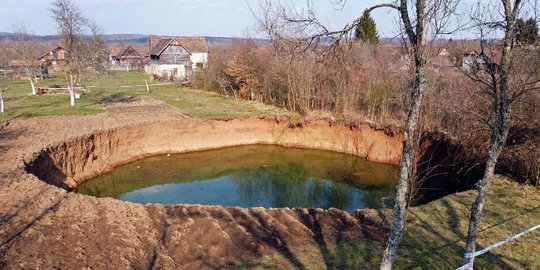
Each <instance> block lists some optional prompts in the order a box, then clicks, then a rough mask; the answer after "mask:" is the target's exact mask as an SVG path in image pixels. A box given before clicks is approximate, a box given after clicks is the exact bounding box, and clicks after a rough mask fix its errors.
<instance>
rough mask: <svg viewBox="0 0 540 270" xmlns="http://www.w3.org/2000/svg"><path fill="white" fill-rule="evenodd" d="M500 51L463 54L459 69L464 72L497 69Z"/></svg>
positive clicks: (500, 56)
mask: <svg viewBox="0 0 540 270" xmlns="http://www.w3.org/2000/svg"><path fill="white" fill-rule="evenodd" d="M501 59H502V51H501V50H494V51H481V52H480V53H478V52H476V51H473V52H469V53H465V54H463V63H462V66H461V68H462V69H463V70H464V71H466V72H474V71H476V70H478V69H489V68H499V66H500V65H501Z"/></svg>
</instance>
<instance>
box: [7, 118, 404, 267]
mask: <svg viewBox="0 0 540 270" xmlns="http://www.w3.org/2000/svg"><path fill="white" fill-rule="evenodd" d="M148 115H152V114H151V113H150V114H148V113H147V115H145V117H148ZM167 115H171V114H167ZM178 116H180V117H181V115H178ZM152 117H155V119H156V120H152ZM159 117H160V114H159V113H158V112H156V113H155V116H150V118H147V119H144V120H140V118H133V116H132V115H125V116H124V115H121V114H114V115H105V116H88V117H52V118H43V119H29V120H20V121H19V120H17V121H13V122H11V123H10V124H9V126H8V125H6V126H5V127H3V128H2V130H1V131H0V139H2V147H3V150H4V151H5V152H4V153H5V155H2V156H0V168H1V169H2V170H0V183H1V185H0V192H1V194H3V196H0V203H1V204H2V205H3V207H2V208H1V209H0V224H1V226H0V268H5V269H25V268H26V269H36V268H43V269H50V268H61V269H81V268H98V269H126V268H135V269H201V268H204V269H214V268H219V267H223V266H227V265H234V264H239V263H242V262H246V261H250V260H258V259H261V258H262V257H264V256H266V255H276V254H280V255H281V256H283V257H284V258H285V259H286V260H287V261H288V262H289V263H290V265H291V267H297V268H298V267H300V268H301V267H302V266H303V265H304V264H305V263H306V262H308V261H309V259H310V258H309V257H305V255H303V254H304V253H303V251H304V250H305V248H306V247H310V248H315V249H314V250H319V251H320V252H321V254H319V256H323V255H324V254H323V253H324V252H325V250H326V249H327V248H328V247H329V246H332V245H337V244H340V243H344V242H347V241H373V240H374V241H383V240H384V239H385V237H386V225H385V222H383V221H382V220H381V219H380V218H379V215H378V214H377V212H376V211H374V210H358V211H356V212H354V213H347V212H344V211H341V210H337V209H328V210H323V209H290V208H283V209H263V208H252V209H242V208H237V207H227V208H226V207H220V206H201V205H176V206H163V205H140V204H133V203H128V202H123V201H118V200H114V199H108V198H102V199H98V198H94V197H90V196H85V195H81V194H76V193H72V192H68V191H67V190H66V189H69V188H71V187H73V186H75V185H77V183H80V182H82V181H84V180H85V179H88V178H89V177H92V176H94V175H97V174H100V173H103V172H105V171H108V170H111V169H112V168H114V166H116V165H118V164H122V163H126V162H129V161H132V160H134V159H138V158H143V157H146V156H152V155H156V154H164V153H178V152H185V151H193V150H204V149H210V148H218V147H226V146H233V145H243V144H256V143H264V144H279V145H284V146H294V147H309V148H316V149H324V150H333V151H339V152H345V153H350V154H355V155H359V156H363V157H367V158H368V159H370V160H373V161H379V162H391V163H397V162H398V161H399V153H400V151H401V138H400V137H399V136H388V135H386V134H385V133H384V132H383V131H377V130H374V129H372V128H370V127H369V126H358V127H350V126H347V125H343V124H335V123H328V122H325V121H315V122H310V123H306V124H305V125H304V126H303V127H291V126H290V123H289V121H287V120H276V119H236V120H231V121H199V120H192V119H185V118H182V119H172V118H173V117H172V116H171V117H169V118H167V119H159ZM175 117H176V115H175ZM28 172H32V173H33V174H32V173H28ZM34 174H35V175H34ZM36 176H38V177H39V178H41V179H43V180H44V181H41V180H39V179H38V177H36ZM51 184H52V185H51ZM60 187H61V188H60ZM323 257H324V256H323Z"/></svg>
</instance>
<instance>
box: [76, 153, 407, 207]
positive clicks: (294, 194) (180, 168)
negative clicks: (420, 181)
mask: <svg viewBox="0 0 540 270" xmlns="http://www.w3.org/2000/svg"><path fill="white" fill-rule="evenodd" d="M396 175H397V167H396V166H393V165H387V164H380V163H373V162H369V161H366V160H365V159H363V158H359V157H355V156H351V155H346V154H340V153H335V152H329V151H319V150H307V149H294V148H285V147H280V146H270V145H252V146H238V147H230V148H224V149H217V150H210V151H202V152H192V153H186V154H176V155H171V156H165V155H163V156H156V157H151V158H146V159H143V160H139V161H136V162H132V163H129V164H126V165H123V166H120V167H118V168H116V169H115V170H114V171H112V172H110V173H107V174H104V175H101V176H99V177H96V178H94V179H92V180H89V181H87V182H85V183H83V184H82V185H80V186H79V187H78V188H77V192H79V193H83V194H88V195H92V196H96V197H113V198H117V199H120V200H125V201H130V202H137V203H144V204H146V203H162V204H181V203H185V204H204V205H224V206H240V207H258V206H262V207H266V208H269V207H320V208H329V207H335V208H339V209H343V210H346V211H354V210H355V209H358V208H364V207H368V208H380V207H381V202H382V198H383V197H389V196H392V193H393V192H392V191H393V186H394V184H393V179H395V178H396Z"/></svg>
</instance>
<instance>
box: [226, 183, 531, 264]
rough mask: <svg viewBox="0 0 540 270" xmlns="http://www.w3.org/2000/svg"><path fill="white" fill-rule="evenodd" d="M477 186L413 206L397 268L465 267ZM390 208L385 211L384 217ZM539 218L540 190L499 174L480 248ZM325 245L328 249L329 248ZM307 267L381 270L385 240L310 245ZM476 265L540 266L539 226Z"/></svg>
mask: <svg viewBox="0 0 540 270" xmlns="http://www.w3.org/2000/svg"><path fill="white" fill-rule="evenodd" d="M475 196H476V192H475V191H468V192H464V193H459V194H454V195H450V196H448V197H446V198H444V199H441V200H438V201H435V202H432V203H429V204H427V205H423V206H420V207H416V208H413V209H412V210H411V211H410V213H409V215H408V220H407V225H406V232H405V234H404V237H403V240H402V244H401V246H400V249H399V251H398V258H397V261H396V267H395V269H456V268H458V267H459V266H461V263H462V256H463V253H464V247H465V241H464V240H465V237H466V235H467V226H468V213H469V208H470V207H471V205H472V202H473V201H474V199H475ZM391 214H392V213H391V211H390V210H385V211H381V212H380V215H381V216H382V217H383V219H384V220H385V221H389V220H391ZM539 223H540V193H539V192H538V190H537V189H535V188H533V187H531V186H528V185H520V184H517V183H516V182H514V181H511V180H510V179H506V178H503V177H500V176H499V177H497V178H496V180H495V182H494V185H493V187H492V189H491V193H490V197H489V199H488V202H487V204H486V206H485V208H484V213H483V216H482V222H481V227H480V230H481V231H480V234H479V238H478V244H479V245H478V249H477V250H480V249H482V248H485V247H487V246H490V245H492V244H494V243H496V242H498V241H501V240H503V239H506V238H508V237H510V236H512V235H515V234H517V233H519V232H521V231H524V230H526V229H528V228H531V227H533V226H535V225H537V224H539ZM325 250H326V251H325ZM294 255H295V256H296V258H297V259H298V260H299V261H300V262H301V263H302V264H303V266H304V267H305V268H306V269H376V268H378V267H377V266H378V264H379V262H380V260H381V255H382V245H381V244H380V243H378V242H374V241H369V240H366V241H363V242H361V243H357V244H343V245H340V246H335V245H334V246H331V245H328V246H325V247H324V248H323V247H321V248H315V249H306V250H304V251H303V252H299V253H297V254H294ZM232 268H233V269H294V267H293V266H292V264H291V263H290V262H289V260H288V259H287V258H284V257H281V256H276V257H267V258H264V259H263V260H262V261H259V262H253V263H250V264H247V265H242V266H236V267H232ZM475 269H490V270H491V269H540V231H535V232H532V233H531V234H529V235H525V236H523V237H522V238H519V239H518V240H516V241H514V242H510V243H507V244H505V245H503V246H500V247H498V248H496V249H494V250H493V251H492V252H488V253H486V254H484V255H482V256H480V257H478V258H477V259H476V261H475Z"/></svg>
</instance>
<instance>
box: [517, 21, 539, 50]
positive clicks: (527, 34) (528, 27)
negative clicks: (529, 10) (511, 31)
mask: <svg viewBox="0 0 540 270" xmlns="http://www.w3.org/2000/svg"><path fill="white" fill-rule="evenodd" d="M516 25H517V26H516V28H517V29H518V33H517V36H516V39H517V42H518V43H520V44H537V43H538V42H539V41H540V37H539V36H538V24H536V21H535V20H534V19H533V18H530V19H528V20H527V21H524V20H522V19H519V20H518V21H517V22H516Z"/></svg>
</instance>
